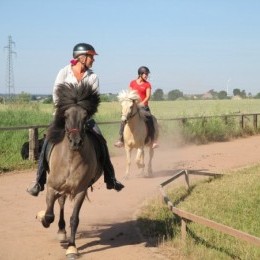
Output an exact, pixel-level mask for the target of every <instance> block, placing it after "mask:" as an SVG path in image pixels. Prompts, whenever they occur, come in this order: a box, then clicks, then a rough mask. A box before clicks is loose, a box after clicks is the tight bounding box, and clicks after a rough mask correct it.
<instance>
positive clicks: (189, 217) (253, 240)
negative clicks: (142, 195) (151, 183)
mask: <svg viewBox="0 0 260 260" xmlns="http://www.w3.org/2000/svg"><path fill="white" fill-rule="evenodd" d="M190 174H193V175H200V176H212V177H216V176H222V174H218V173H211V172H203V171H194V170H193V171H191V170H182V171H179V172H178V173H176V174H175V175H174V176H173V177H171V178H170V179H168V180H166V181H164V182H163V183H161V184H160V191H161V194H162V196H163V199H164V202H165V203H166V204H167V206H168V208H169V210H171V211H172V213H173V214H175V215H177V216H179V217H180V218H181V235H182V239H183V241H185V238H186V234H187V221H192V222H195V223H198V224H201V225H203V226H206V227H209V228H212V229H214V230H218V231H220V232H222V233H224V234H228V235H230V236H233V237H236V238H238V239H241V240H244V241H247V242H249V243H250V244H254V245H256V246H260V238H259V237H256V236H252V235H250V234H248V233H245V232H242V231H240V230H237V229H234V228H232V227H229V226H226V225H223V224H220V223H217V222H215V221H212V220H210V219H207V218H204V217H201V216H198V215H195V214H192V213H190V212H188V211H185V210H181V209H178V208H176V207H174V205H173V203H172V202H171V201H170V199H169V198H168V197H167V194H166V192H165V191H164V187H165V186H167V185H168V184H169V183H171V182H172V181H174V180H176V179H177V178H179V177H181V176H183V175H184V176H185V181H186V184H187V187H188V188H190V185H189V175H190Z"/></svg>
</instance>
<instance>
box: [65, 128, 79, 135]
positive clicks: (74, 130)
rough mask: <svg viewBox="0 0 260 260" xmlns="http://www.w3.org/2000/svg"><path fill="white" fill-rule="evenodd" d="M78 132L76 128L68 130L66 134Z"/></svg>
mask: <svg viewBox="0 0 260 260" xmlns="http://www.w3.org/2000/svg"><path fill="white" fill-rule="evenodd" d="M79 132H80V130H79V129H78V128H71V129H69V130H68V133H69V134H71V133H79Z"/></svg>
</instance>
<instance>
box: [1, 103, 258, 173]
mask: <svg viewBox="0 0 260 260" xmlns="http://www.w3.org/2000/svg"><path fill="white" fill-rule="evenodd" d="M150 108H151V111H152V113H153V114H154V115H155V116H156V117H157V118H158V119H159V125H160V138H161V139H167V142H171V143H172V144H175V143H177V142H181V143H182V142H195V143H206V142H209V141H226V140H228V139H230V138H236V137H239V136H242V135H244V134H254V133H255V131H254V130H252V119H248V120H247V121H248V123H249V124H248V127H247V128H246V129H245V131H244V132H241V129H240V128H239V127H238V122H235V121H234V122H233V121H232V120H230V121H229V122H228V124H227V123H225V122H223V120H220V119H212V120H209V121H207V123H206V124H205V122H204V123H203V125H202V121H201V120H191V121H188V123H187V124H185V126H183V125H182V124H180V122H178V121H172V120H169V121H168V120H166V119H173V118H176V117H190V116H198V117H199V116H212V115H223V114H237V113H257V112H258V111H260V109H259V108H260V100H259V99H250V100H205V101H202V100H188V101H185V100H183V101H151V102H150ZM258 109H259V110H258ZM52 113H53V105H51V104H41V103H22V104H8V105H3V104H1V105H0V127H10V126H13V127H14V126H27V125H48V124H49V123H50V122H51V121H52V118H53V116H52ZM120 115H121V106H120V103H119V102H103V103H101V104H100V106H99V109H98V113H97V114H96V115H95V120H96V121H97V122H98V123H99V127H100V128H101V131H102V133H103V135H104V137H105V138H106V140H107V142H108V146H109V149H110V155H111V156H113V155H116V154H117V152H118V151H117V149H115V148H114V146H113V143H114V142H115V141H116V140H117V138H118V132H119V123H114V124H106V123H107V122H111V121H113V122H117V121H118V122H119V121H120ZM259 120H260V119H259ZM259 125H260V124H259ZM45 131H46V128H40V129H39V135H40V137H42V136H43V134H44V133H45ZM26 141H28V130H15V131H11V130H9V131H6V130H0V142H1V146H0V155H1V157H0V172H1V171H9V170H14V169H23V168H28V167H35V164H34V163H30V162H28V161H23V160H22V159H21V156H20V149H21V147H22V144H23V143H24V142H26Z"/></svg>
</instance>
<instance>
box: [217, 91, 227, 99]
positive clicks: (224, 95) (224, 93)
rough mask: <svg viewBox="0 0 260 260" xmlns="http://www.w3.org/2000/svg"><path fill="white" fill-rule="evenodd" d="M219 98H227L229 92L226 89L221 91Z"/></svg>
mask: <svg viewBox="0 0 260 260" xmlns="http://www.w3.org/2000/svg"><path fill="white" fill-rule="evenodd" d="M218 98H219V99H226V98H227V92H226V91H225V90H221V91H219V93H218Z"/></svg>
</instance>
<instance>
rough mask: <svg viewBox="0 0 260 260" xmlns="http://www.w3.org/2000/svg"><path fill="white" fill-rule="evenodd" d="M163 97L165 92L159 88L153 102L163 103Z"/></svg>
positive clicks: (154, 94)
mask: <svg viewBox="0 0 260 260" xmlns="http://www.w3.org/2000/svg"><path fill="white" fill-rule="evenodd" d="M163 96H164V93H163V90H162V89H161V88H158V89H156V90H155V91H154V93H153V95H152V98H153V100H156V101H161V100H163Z"/></svg>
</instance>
